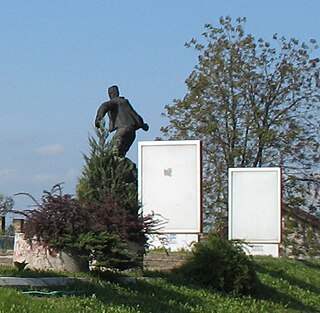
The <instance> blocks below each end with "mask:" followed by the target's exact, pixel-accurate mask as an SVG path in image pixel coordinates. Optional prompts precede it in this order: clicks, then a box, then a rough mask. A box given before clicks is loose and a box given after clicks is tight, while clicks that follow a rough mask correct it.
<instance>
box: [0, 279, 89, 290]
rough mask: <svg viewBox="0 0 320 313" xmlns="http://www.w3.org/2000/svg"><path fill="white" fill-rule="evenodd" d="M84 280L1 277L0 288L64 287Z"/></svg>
mask: <svg viewBox="0 0 320 313" xmlns="http://www.w3.org/2000/svg"><path fill="white" fill-rule="evenodd" d="M81 280H84V278H81V277H37V278H32V277H0V287H14V288H18V289H26V288H30V287H41V288H46V287H64V286H68V285H70V284H72V283H75V282H77V281H81Z"/></svg>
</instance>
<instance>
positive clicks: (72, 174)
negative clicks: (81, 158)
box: [65, 168, 80, 181]
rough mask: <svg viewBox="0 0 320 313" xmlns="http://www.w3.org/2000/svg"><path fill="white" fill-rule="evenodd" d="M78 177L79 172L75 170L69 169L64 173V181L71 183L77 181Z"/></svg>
mask: <svg viewBox="0 0 320 313" xmlns="http://www.w3.org/2000/svg"><path fill="white" fill-rule="evenodd" d="M79 175H80V172H79V171H77V170H75V169H73V168H72V169H69V170H68V171H67V173H66V177H65V178H66V181H72V180H74V179H77V178H78V177H79Z"/></svg>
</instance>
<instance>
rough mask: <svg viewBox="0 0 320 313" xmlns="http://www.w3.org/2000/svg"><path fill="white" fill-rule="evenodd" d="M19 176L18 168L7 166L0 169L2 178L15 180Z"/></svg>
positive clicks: (0, 177)
mask: <svg viewBox="0 0 320 313" xmlns="http://www.w3.org/2000/svg"><path fill="white" fill-rule="evenodd" d="M18 177H19V173H18V170H16V169H11V168H5V169H2V170H0V179H1V180H7V181H8V180H11V181H12V180H15V179H17V178H18Z"/></svg>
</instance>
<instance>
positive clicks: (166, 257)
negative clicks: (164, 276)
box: [143, 252, 189, 271]
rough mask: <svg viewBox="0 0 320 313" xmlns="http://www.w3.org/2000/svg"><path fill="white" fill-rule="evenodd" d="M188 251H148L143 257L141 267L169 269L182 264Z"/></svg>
mask: <svg viewBox="0 0 320 313" xmlns="http://www.w3.org/2000/svg"><path fill="white" fill-rule="evenodd" d="M188 256H189V254H188V253H181V252H168V253H166V252H148V253H147V254H146V255H145V256H144V259H143V268H144V269H145V270H149V271H169V270H172V269H174V268H177V267H179V266H180V265H182V264H183V263H184V262H185V261H186V260H187V258H188Z"/></svg>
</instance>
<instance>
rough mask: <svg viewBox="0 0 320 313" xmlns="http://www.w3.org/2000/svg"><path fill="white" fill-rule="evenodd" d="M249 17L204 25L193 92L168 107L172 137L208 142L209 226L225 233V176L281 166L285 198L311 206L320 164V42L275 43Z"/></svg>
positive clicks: (205, 163)
mask: <svg viewBox="0 0 320 313" xmlns="http://www.w3.org/2000/svg"><path fill="white" fill-rule="evenodd" d="M244 23H245V19H241V18H238V19H237V20H236V23H233V21H232V20H231V18H230V17H226V18H221V19H220V27H214V26H213V25H211V24H207V25H205V32H204V33H203V39H204V40H203V42H202V41H198V40H196V39H192V40H191V41H190V42H189V43H187V44H186V45H187V47H193V48H194V49H195V50H196V51H197V53H199V57H198V61H199V63H198V64H197V65H196V66H195V67H194V70H193V72H192V73H191V74H190V76H189V77H188V78H187V80H186V85H187V88H188V92H187V94H186V95H185V97H184V98H183V99H176V100H174V101H173V104H171V105H167V106H166V107H165V110H166V113H165V114H164V115H165V116H166V117H168V118H169V124H168V125H167V126H166V127H163V128H162V132H163V135H164V136H165V137H167V138H169V139H173V140H177V139H200V140H202V142H203V178H204V182H203V189H204V206H205V214H206V221H208V222H210V224H212V217H213V219H214V222H215V229H216V230H217V231H219V232H220V233H221V234H224V235H226V217H227V216H226V215H227V211H226V207H227V189H228V188H227V170H228V168H230V167H261V166H280V167H282V169H283V182H284V186H283V196H284V200H285V201H286V202H287V203H288V204H290V205H293V206H304V205H305V206H306V205H309V204H308V202H309V200H310V195H311V192H312V190H315V188H316V187H317V186H319V182H320V180H319V177H317V176H315V175H314V173H315V170H316V165H317V164H318V162H319V155H320V154H319V132H318V130H319V107H318V104H319V100H320V89H319V79H318V78H319V72H320V70H319V63H320V62H319V61H320V59H319V58H312V57H311V55H312V53H313V52H314V50H315V49H316V48H317V44H316V41H315V40H313V39H312V40H310V43H309V44H308V45H307V44H306V43H300V42H299V41H298V40H297V39H295V38H291V39H289V40H288V39H286V38H285V37H280V36H278V35H277V34H275V35H274V36H273V43H274V44H271V43H269V42H267V41H265V40H263V39H261V38H260V39H255V38H254V37H253V36H252V35H251V34H246V33H245V30H244Z"/></svg>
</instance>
